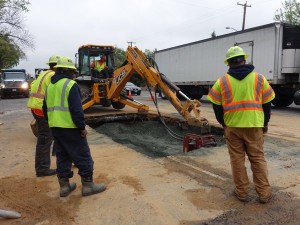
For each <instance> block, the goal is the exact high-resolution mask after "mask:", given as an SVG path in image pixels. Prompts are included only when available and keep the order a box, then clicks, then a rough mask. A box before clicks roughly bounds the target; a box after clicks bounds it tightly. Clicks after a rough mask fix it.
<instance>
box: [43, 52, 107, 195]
mask: <svg viewBox="0 0 300 225" xmlns="http://www.w3.org/2000/svg"><path fill="white" fill-rule="evenodd" d="M55 68H56V73H55V74H54V76H53V77H52V78H51V82H50V84H49V86H48V89H47V91H46V94H45V100H44V104H43V110H44V113H45V115H47V120H48V123H49V127H50V128H51V131H52V135H53V138H54V141H55V142H56V146H57V152H56V157H57V161H56V163H57V176H58V181H59V185H60V196H61V197H66V196H68V195H69V194H70V193H71V192H72V191H73V190H75V188H76V183H69V178H72V177H73V171H72V170H71V167H72V162H73V163H74V164H75V166H76V167H77V168H78V174H79V175H80V176H81V181H82V195H83V196H88V195H93V194H97V193H100V192H102V191H104V190H105V189H106V186H105V184H102V183H101V184H94V183H93V166H94V161H93V159H92V156H91V152H90V148H89V146H88V143H87V139H86V135H87V130H86V129H85V121H84V113H83V110H82V105H81V94H80V90H79V87H78V85H77V83H76V82H75V81H74V80H73V76H74V73H75V72H76V68H75V66H74V63H73V62H72V60H71V59H70V58H68V57H62V58H60V59H59V60H58V62H57V65H56V66H55Z"/></svg>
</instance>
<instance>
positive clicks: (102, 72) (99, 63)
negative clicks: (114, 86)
mask: <svg viewBox="0 0 300 225" xmlns="http://www.w3.org/2000/svg"><path fill="white" fill-rule="evenodd" d="M91 69H92V75H93V76H94V77H95V78H100V79H106V78H109V74H108V67H107V65H106V56H105V55H102V56H101V57H100V60H96V61H95V62H93V63H92V64H91Z"/></svg>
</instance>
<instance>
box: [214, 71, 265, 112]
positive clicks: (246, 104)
mask: <svg viewBox="0 0 300 225" xmlns="http://www.w3.org/2000/svg"><path fill="white" fill-rule="evenodd" d="M254 76H255V77H254V79H255V81H254V86H253V88H254V90H253V91H254V96H253V99H247V100H244V101H234V100H233V95H232V88H231V84H230V81H229V75H228V74H226V75H225V76H224V77H222V78H221V80H220V86H221V88H222V93H223V96H224V99H223V104H222V105H223V109H224V113H226V112H233V111H243V110H258V111H262V99H261V97H262V96H261V91H262V87H263V82H264V79H263V76H262V75H260V74H257V73H255V75H254Z"/></svg>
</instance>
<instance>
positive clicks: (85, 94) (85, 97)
mask: <svg viewBox="0 0 300 225" xmlns="http://www.w3.org/2000/svg"><path fill="white" fill-rule="evenodd" d="M78 86H79V89H80V92H81V104H85V103H87V102H89V101H90V100H91V88H90V87H89V86H88V85H85V84H78Z"/></svg>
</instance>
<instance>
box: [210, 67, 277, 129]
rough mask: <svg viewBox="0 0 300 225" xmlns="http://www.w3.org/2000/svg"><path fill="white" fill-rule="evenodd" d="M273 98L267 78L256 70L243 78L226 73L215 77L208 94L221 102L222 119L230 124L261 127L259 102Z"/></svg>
mask: <svg viewBox="0 0 300 225" xmlns="http://www.w3.org/2000/svg"><path fill="white" fill-rule="evenodd" d="M274 98H275V93H274V91H273V89H272V87H271V86H270V84H269V83H268V81H267V80H266V78H265V77H264V76H263V75H261V74H258V73H256V72H251V73H250V74H248V75H247V76H246V77H245V78H244V79H243V80H238V79H236V78H234V77H232V76H230V75H229V74H226V75H225V76H223V77H220V78H219V79H218V80H217V81H216V83H215V84H214V85H213V87H212V88H211V89H210V91H209V94H208V96H207V99H208V100H209V101H211V102H212V103H214V104H217V105H222V106H223V111H224V122H225V125H226V126H229V127H263V126H264V112H263V108H262V104H265V103H268V102H270V101H272V100H273V99H274Z"/></svg>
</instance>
